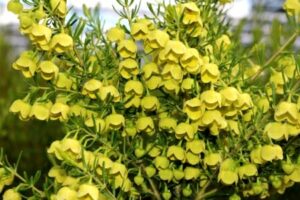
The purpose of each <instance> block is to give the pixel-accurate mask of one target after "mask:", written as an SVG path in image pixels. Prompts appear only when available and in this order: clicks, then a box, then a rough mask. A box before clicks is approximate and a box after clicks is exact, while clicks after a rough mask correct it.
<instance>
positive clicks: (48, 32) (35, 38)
mask: <svg viewBox="0 0 300 200" xmlns="http://www.w3.org/2000/svg"><path fill="white" fill-rule="evenodd" d="M51 36H52V29H51V28H49V27H47V26H45V25H42V24H32V28H31V31H30V33H29V38H30V39H31V41H32V42H33V43H34V44H37V45H38V47H40V48H41V49H42V50H46V51H48V50H49V46H48V44H49V42H50V40H51Z"/></svg>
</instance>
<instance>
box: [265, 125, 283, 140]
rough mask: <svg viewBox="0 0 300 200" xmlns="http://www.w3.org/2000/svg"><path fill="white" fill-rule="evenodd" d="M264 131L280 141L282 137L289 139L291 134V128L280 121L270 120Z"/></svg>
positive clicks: (271, 137)
mask: <svg viewBox="0 0 300 200" xmlns="http://www.w3.org/2000/svg"><path fill="white" fill-rule="evenodd" d="M264 133H265V134H266V135H267V136H268V137H269V138H270V139H273V140H276V141H280V140H282V139H284V138H285V139H287V138H288V135H289V130H288V127H287V126H286V124H282V123H279V122H270V123H268V124H267V125H266V127H265V130H264Z"/></svg>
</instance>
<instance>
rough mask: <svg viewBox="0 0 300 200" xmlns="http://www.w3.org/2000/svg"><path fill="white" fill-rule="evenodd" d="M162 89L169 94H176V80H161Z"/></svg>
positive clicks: (178, 87)
mask: <svg viewBox="0 0 300 200" xmlns="http://www.w3.org/2000/svg"><path fill="white" fill-rule="evenodd" d="M162 85H163V89H164V91H165V92H167V93H170V94H176V95H177V94H178V93H179V91H180V86H179V83H178V82H177V81H175V80H174V79H170V80H167V81H164V82H162Z"/></svg>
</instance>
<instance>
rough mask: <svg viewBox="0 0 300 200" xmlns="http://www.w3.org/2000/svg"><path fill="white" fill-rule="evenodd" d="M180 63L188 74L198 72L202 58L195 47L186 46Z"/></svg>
mask: <svg viewBox="0 0 300 200" xmlns="http://www.w3.org/2000/svg"><path fill="white" fill-rule="evenodd" d="M180 63H181V65H182V66H183V68H184V69H185V70H186V71H187V72H188V73H190V74H198V73H199V72H200V69H201V66H202V65H203V61H202V59H200V55H199V52H198V50H197V49H194V48H187V49H186V52H185V54H184V55H183V56H182V58H181V61H180Z"/></svg>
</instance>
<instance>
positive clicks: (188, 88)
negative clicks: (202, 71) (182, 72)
mask: <svg viewBox="0 0 300 200" xmlns="http://www.w3.org/2000/svg"><path fill="white" fill-rule="evenodd" d="M196 84H197V83H196V82H195V80H194V79H192V78H186V79H183V80H182V82H181V91H182V92H186V93H191V92H192V90H193V89H194V88H195V86H196Z"/></svg>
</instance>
